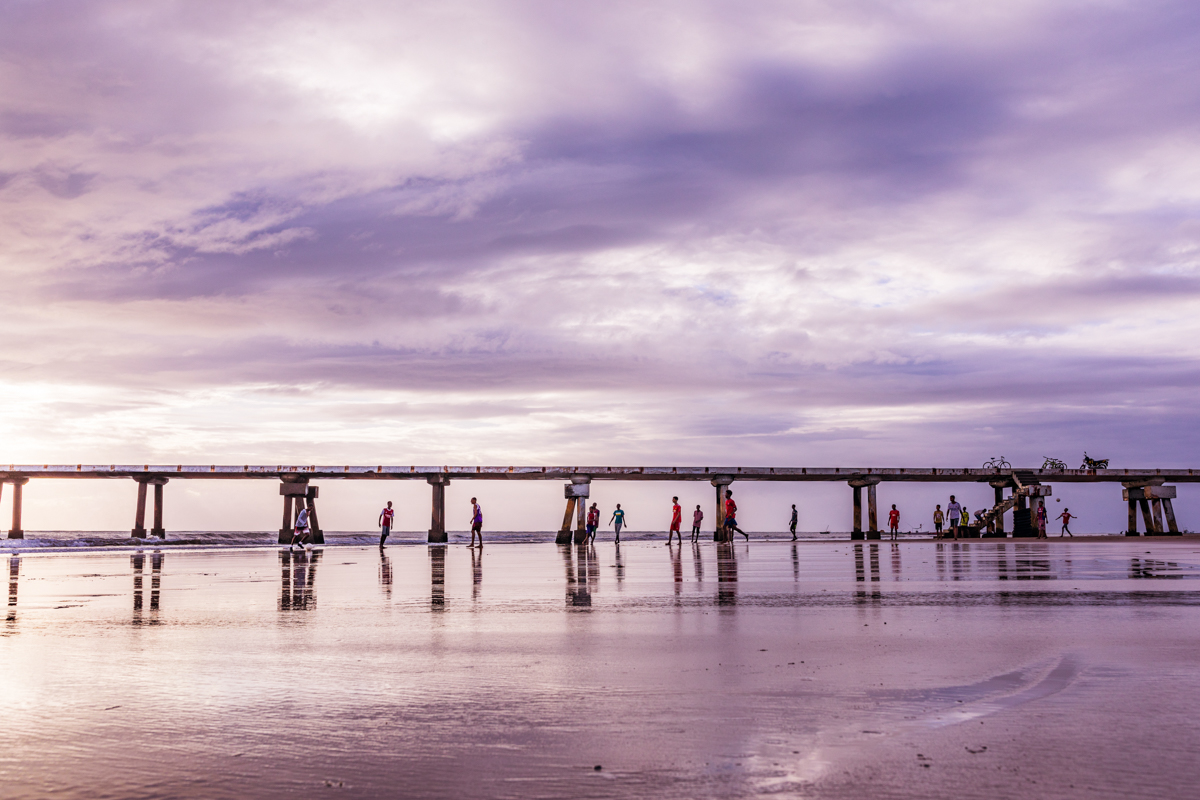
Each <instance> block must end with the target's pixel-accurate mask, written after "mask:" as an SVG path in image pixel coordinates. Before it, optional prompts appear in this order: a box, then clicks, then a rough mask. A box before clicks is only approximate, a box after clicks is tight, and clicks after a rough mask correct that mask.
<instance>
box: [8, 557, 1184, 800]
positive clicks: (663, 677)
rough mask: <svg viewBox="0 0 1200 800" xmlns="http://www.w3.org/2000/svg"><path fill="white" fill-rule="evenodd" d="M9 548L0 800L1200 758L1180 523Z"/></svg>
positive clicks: (926, 782) (1061, 780) (830, 789)
mask: <svg viewBox="0 0 1200 800" xmlns="http://www.w3.org/2000/svg"><path fill="white" fill-rule="evenodd" d="M5 562H7V568H8V576H9V591H8V605H7V607H6V619H5V622H4V623H3V625H2V626H0V664H2V665H3V669H4V674H5V680H4V681H3V684H2V688H0V744H2V746H0V782H2V784H0V785H3V787H4V796H5V797H10V798H24V797H45V796H47V795H50V794H53V795H55V796H57V797H64V798H98V797H114V798H116V797H120V798H139V797H211V798H226V797H228V798H234V797H238V798H241V797H249V796H253V797H282V796H310V795H315V794H327V793H337V794H344V795H346V796H358V797H397V796H406V797H513V798H537V797H584V798H587V797H602V798H608V797H616V798H625V797H630V798H633V797H636V798H641V797H672V798H674V797H678V798H693V797H745V796H748V795H756V794H769V795H774V796H783V797H838V798H840V797H845V798H852V797H853V798H859V797H866V796H870V797H880V798H889V797H946V798H974V797H980V798H983V797H988V798H992V797H1016V796H1020V797H1114V798H1116V797H1162V796H1187V795H1194V794H1195V788H1194V781H1195V775H1196V774H1197V772H1198V770H1200V757H1197V755H1196V752H1197V745H1200V714H1198V713H1197V712H1198V711H1200V700H1198V699H1197V698H1200V691H1198V690H1200V662H1198V659H1197V656H1196V654H1197V652H1198V650H1197V644H1198V643H1200V625H1198V624H1197V623H1200V583H1197V579H1198V578H1200V541H1198V540H1195V539H1192V538H1190V537H1188V538H1182V539H1177V538H1172V539H1169V540H1165V539H1153V540H1149V539H1127V540H1115V541H1104V542H1087V541H1081V542H1072V541H1070V540H1068V541H1066V542H1059V541H1057V540H1054V541H1049V542H1047V541H1041V542H1037V541H1022V542H1014V541H1008V542H993V541H973V542H966V543H959V544H954V543H933V542H901V543H899V544H892V543H890V542H886V541H885V542H879V543H876V542H870V543H851V542H846V541H840V542H828V543H826V542H802V543H800V544H798V545H792V544H791V543H783V542H751V543H750V544H749V545H746V544H734V545H732V546H718V545H714V544H713V543H712V542H711V541H710V542H703V543H701V544H699V545H695V546H693V545H692V544H690V543H685V544H684V545H683V546H682V547H670V548H668V547H665V546H664V545H663V543H662V542H631V543H628V544H623V545H622V546H621V547H620V549H619V551H618V550H617V548H616V547H615V546H614V545H613V544H612V543H602V544H599V545H597V546H596V547H595V548H577V547H568V548H559V547H556V546H554V545H548V544H497V545H492V546H489V547H487V548H485V550H484V552H483V554H482V556H480V555H479V553H478V551H476V552H474V553H473V552H472V551H470V550H469V549H467V548H465V547H461V546H452V547H423V546H422V547H414V546H402V547H395V548H389V550H388V551H387V554H386V555H385V556H384V557H382V558H381V556H380V554H379V551H378V549H377V548H373V547H356V546H355V547H329V548H326V549H324V550H323V551H315V552H313V553H310V554H304V555H301V554H299V553H295V554H288V553H286V552H280V551H279V550H277V549H275V548H259V549H236V550H195V551H188V550H182V549H174V548H160V549H159V550H158V551H157V552H155V550H154V548H153V547H152V546H148V547H147V548H145V549H144V550H143V551H142V552H140V553H130V552H128V551H124V552H105V553H91V552H89V553H61V552H59V553H25V554H21V555H15V556H13V555H8V554H6V555H5V556H4V557H3V558H2V559H0V566H4V565H5ZM597 765H599V766H600V767H601V769H600V770H596V769H595V767H596V766H597Z"/></svg>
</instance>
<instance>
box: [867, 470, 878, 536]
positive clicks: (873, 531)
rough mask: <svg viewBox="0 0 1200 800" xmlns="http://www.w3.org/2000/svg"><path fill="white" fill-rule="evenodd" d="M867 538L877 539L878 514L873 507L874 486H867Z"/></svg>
mask: <svg viewBox="0 0 1200 800" xmlns="http://www.w3.org/2000/svg"><path fill="white" fill-rule="evenodd" d="M867 538H868V539H878V538H879V512H878V510H877V509H876V507H875V484H873V483H872V484H869V485H868V486H867Z"/></svg>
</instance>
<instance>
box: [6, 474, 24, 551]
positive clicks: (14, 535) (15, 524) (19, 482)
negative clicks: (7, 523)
mask: <svg viewBox="0 0 1200 800" xmlns="http://www.w3.org/2000/svg"><path fill="white" fill-rule="evenodd" d="M9 483H11V484H12V487H13V507H12V527H11V528H9V529H8V538H10V539H24V538H25V531H23V530H22V529H21V500H22V494H23V493H24V488H25V484H27V483H29V478H25V477H17V478H9Z"/></svg>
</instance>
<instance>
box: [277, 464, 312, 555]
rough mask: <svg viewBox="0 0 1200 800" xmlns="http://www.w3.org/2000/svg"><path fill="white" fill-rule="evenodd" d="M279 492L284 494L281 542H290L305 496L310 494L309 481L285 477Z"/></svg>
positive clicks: (280, 530) (280, 528) (280, 531)
mask: <svg viewBox="0 0 1200 800" xmlns="http://www.w3.org/2000/svg"><path fill="white" fill-rule="evenodd" d="M279 494H281V495H283V523H282V524H281V525H280V526H279V543H280V544H290V543H291V541H292V534H293V533H294V532H295V529H296V516H297V515H298V514H299V513H300V509H301V508H303V507H304V497H305V495H307V494H308V481H307V480H303V479H301V480H288V479H287V478H284V479H283V482H282V483H280V484H279ZM293 501H294V502H295V505H294V506H293Z"/></svg>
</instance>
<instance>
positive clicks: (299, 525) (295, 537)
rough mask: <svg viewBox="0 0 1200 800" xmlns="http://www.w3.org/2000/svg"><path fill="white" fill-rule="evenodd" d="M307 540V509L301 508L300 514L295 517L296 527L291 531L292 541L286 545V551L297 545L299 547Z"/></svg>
mask: <svg viewBox="0 0 1200 800" xmlns="http://www.w3.org/2000/svg"><path fill="white" fill-rule="evenodd" d="M307 540H308V509H307V508H303V507H302V508H301V509H300V513H299V514H297V515H296V527H295V529H294V530H293V531H292V541H291V544H289V545H288V550H291V549H292V545H294V544H299V545H300V546H301V547H303V546H304V543H305V542H306V541H307Z"/></svg>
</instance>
